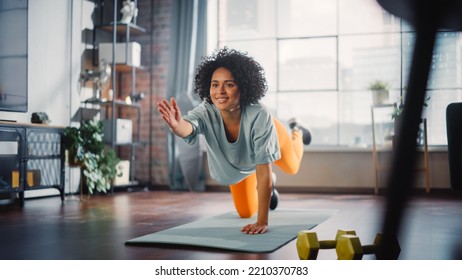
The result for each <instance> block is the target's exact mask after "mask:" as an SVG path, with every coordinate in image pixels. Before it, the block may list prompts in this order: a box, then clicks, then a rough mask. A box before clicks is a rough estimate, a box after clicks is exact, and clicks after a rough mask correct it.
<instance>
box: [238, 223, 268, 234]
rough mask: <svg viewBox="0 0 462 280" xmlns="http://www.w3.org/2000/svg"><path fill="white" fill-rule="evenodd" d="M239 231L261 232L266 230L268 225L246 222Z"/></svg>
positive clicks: (246, 232)
mask: <svg viewBox="0 0 462 280" xmlns="http://www.w3.org/2000/svg"><path fill="white" fill-rule="evenodd" d="M241 231H242V232H243V233H245V234H262V233H265V232H267V231H268V225H260V224H258V223H255V224H248V225H246V226H245V227H243V228H242V229H241Z"/></svg>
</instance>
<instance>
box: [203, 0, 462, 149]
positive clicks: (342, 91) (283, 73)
mask: <svg viewBox="0 0 462 280" xmlns="http://www.w3.org/2000/svg"><path fill="white" fill-rule="evenodd" d="M209 2H210V6H209V21H208V24H209V27H210V28H209V30H210V36H209V43H210V42H213V43H211V44H209V48H210V50H209V52H212V51H213V49H215V48H221V47H223V46H228V47H230V48H236V49H239V50H241V51H246V52H248V53H249V55H251V56H253V57H254V58H255V59H256V60H258V61H259V62H260V63H261V64H262V66H263V68H264V69H265V72H266V77H267V79H268V84H269V92H268V95H267V97H265V98H264V100H263V101H262V102H263V103H265V105H267V106H268V107H269V108H270V109H271V110H272V112H273V113H274V114H275V115H276V116H277V117H278V118H279V119H281V120H282V121H285V120H287V119H289V118H291V117H297V118H299V119H300V121H301V122H302V123H304V124H306V125H307V126H308V127H309V128H310V129H311V130H312V134H313V142H312V144H313V145H317V146H355V147H367V146H370V145H371V144H372V136H371V134H372V132H371V105H372V94H371V92H370V90H369V86H370V84H371V83H372V82H373V81H376V80H381V81H384V82H385V83H387V84H388V85H389V87H390V102H391V103H394V102H399V100H400V99H401V98H402V97H401V96H402V95H404V94H405V92H406V83H407V79H408V74H409V68H410V63H411V58H412V52H413V47H414V41H415V33H414V32H413V30H412V27H410V26H409V25H408V24H407V23H406V22H404V21H402V20H400V19H399V18H396V17H394V16H392V15H390V14H389V13H387V12H386V11H384V10H383V9H382V8H381V7H380V6H379V5H378V4H377V2H376V1H375V0H349V1H339V0H323V1H318V0H209ZM461 67H462V36H461V33H457V32H442V31H441V32H439V33H438V35H437V43H436V46H435V50H434V55H433V62H432V66H431V74H430V78H429V81H428V91H427V95H428V96H429V97H430V99H429V101H428V106H427V107H425V116H426V117H427V119H428V120H427V124H428V140H429V144H430V145H446V143H447V141H446V129H445V128H446V121H445V115H446V106H447V105H448V104H449V103H451V102H458V101H462V69H461ZM390 121H391V116H390Z"/></svg>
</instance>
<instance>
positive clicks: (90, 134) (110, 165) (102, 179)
mask: <svg viewBox="0 0 462 280" xmlns="http://www.w3.org/2000/svg"><path fill="white" fill-rule="evenodd" d="M62 143H63V145H64V148H65V149H67V150H69V152H68V154H69V156H68V160H69V163H70V162H77V163H78V164H79V165H80V166H81V168H82V174H83V177H84V181H85V186H86V187H88V192H89V193H90V194H93V192H94V191H98V192H107V191H108V190H110V189H111V182H112V180H113V179H114V178H115V176H118V174H117V168H116V165H117V164H118V163H119V162H120V159H119V158H118V157H117V156H116V154H115V152H114V150H112V149H110V148H107V147H105V145H104V143H103V122H102V121H101V120H96V119H93V120H87V121H84V122H82V123H81V124H80V127H79V128H76V127H66V128H65V130H64V133H63V141H62ZM71 150H75V151H76V152H75V153H73V152H71Z"/></svg>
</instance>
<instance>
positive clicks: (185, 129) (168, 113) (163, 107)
mask: <svg viewBox="0 0 462 280" xmlns="http://www.w3.org/2000/svg"><path fill="white" fill-rule="evenodd" d="M157 110H158V111H159V113H160V114H161V116H162V119H163V120H164V121H165V122H166V123H167V124H168V126H169V127H170V130H171V131H172V132H173V133H175V134H176V135H178V136H179V137H186V136H188V135H190V134H191V133H192V131H193V128H192V125H191V124H190V123H189V122H187V121H185V120H184V119H183V117H182V116H181V111H180V108H179V107H178V104H177V103H176V101H175V99H174V98H170V102H168V101H167V100H165V99H163V100H161V101H159V102H157Z"/></svg>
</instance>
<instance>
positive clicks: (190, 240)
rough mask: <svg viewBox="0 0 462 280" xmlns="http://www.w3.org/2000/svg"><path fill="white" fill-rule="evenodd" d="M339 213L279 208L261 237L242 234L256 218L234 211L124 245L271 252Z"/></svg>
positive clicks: (139, 238)
mask: <svg viewBox="0 0 462 280" xmlns="http://www.w3.org/2000/svg"><path fill="white" fill-rule="evenodd" d="M337 212H338V210H331V209H328V210H326V209H319V210H317V209H314V210H299V209H297V210H290V209H287V210H284V209H277V210H275V211H271V212H270V217H269V221H270V224H269V231H268V232H267V233H265V234H258V235H247V234H244V233H242V232H240V229H241V228H242V227H243V226H244V225H246V224H248V223H254V222H255V217H254V218H250V219H241V218H239V216H238V215H237V213H235V212H231V213H226V214H222V215H219V216H215V217H211V218H206V219H202V220H198V221H195V222H191V223H188V224H185V225H181V226H178V227H174V228H170V229H167V230H163V231H159V232H155V233H151V234H148V235H145V236H141V237H137V238H134V239H131V240H128V241H126V243H125V244H127V245H142V244H143V245H149V244H153V245H154V244H172V245H187V246H198V247H208V248H217V249H225V250H231V251H241V252H252V253H269V252H273V251H275V250H277V249H279V248H280V247H282V246H284V245H285V244H287V243H289V242H290V241H292V240H293V239H295V238H296V237H297V234H298V232H299V231H300V230H309V229H312V228H314V227H315V226H316V225H318V224H320V223H322V222H324V221H325V220H327V219H328V218H329V217H331V216H333V215H334V214H336V213H337Z"/></svg>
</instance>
